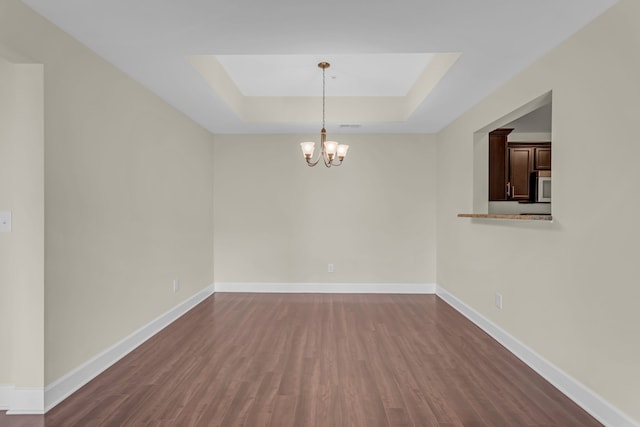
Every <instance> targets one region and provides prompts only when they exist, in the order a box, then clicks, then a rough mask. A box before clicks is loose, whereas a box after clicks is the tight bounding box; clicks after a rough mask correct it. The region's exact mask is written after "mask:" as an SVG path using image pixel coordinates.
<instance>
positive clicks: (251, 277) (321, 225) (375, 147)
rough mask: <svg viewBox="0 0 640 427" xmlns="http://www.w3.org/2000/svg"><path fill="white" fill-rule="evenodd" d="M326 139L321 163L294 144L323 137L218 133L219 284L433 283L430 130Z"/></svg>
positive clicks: (432, 142)
mask: <svg viewBox="0 0 640 427" xmlns="http://www.w3.org/2000/svg"><path fill="white" fill-rule="evenodd" d="M330 137H331V138H335V139H336V140H338V141H340V142H342V143H347V144H349V145H350V149H349V150H350V151H349V155H348V157H347V159H346V160H345V164H344V165H343V166H341V167H338V168H331V169H327V168H325V167H324V166H321V165H318V166H316V167H315V168H309V167H308V166H306V164H305V162H304V158H303V156H302V152H301V150H300V145H299V143H300V142H301V141H306V140H312V141H313V140H318V139H319V135H305V136H303V135H270V136H264V135H235V136H231V135H216V137H215V150H214V152H215V156H214V157H215V167H214V171H215V178H214V182H215V185H214V194H215V203H214V206H215V208H214V221H215V230H214V232H215V243H214V245H215V257H214V260H215V268H214V270H215V280H216V282H286V283H301V282H302V283H304V282H336V283H434V282H435V227H434V226H435V184H436V183H435V140H434V138H433V137H431V136H425V135H421V136H416V135H330ZM328 263H333V264H334V269H335V270H334V273H328V272H327V264H328Z"/></svg>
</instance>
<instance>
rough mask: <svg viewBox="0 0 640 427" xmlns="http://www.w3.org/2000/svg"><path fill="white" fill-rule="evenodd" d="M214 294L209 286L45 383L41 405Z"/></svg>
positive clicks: (52, 404) (82, 382)
mask: <svg viewBox="0 0 640 427" xmlns="http://www.w3.org/2000/svg"><path fill="white" fill-rule="evenodd" d="M213 293H214V286H213V285H210V286H208V287H206V288H205V289H203V290H201V291H200V292H198V293H196V294H195V295H193V296H192V297H190V298H189V299H187V300H185V301H183V302H182V303H180V304H178V305H177V306H175V307H174V308H172V309H171V310H169V311H167V312H166V313H164V314H162V315H161V316H159V317H157V318H156V319H154V320H152V321H151V322H149V323H148V324H146V325H145V326H143V327H142V328H140V329H138V330H137V331H135V332H133V333H132V334H131V335H129V336H127V337H125V338H124V339H122V340H121V341H119V342H117V343H116V344H114V345H113V346H111V347H109V348H108V349H106V350H104V351H103V352H101V353H100V354H98V355H96V356H95V357H93V358H92V359H90V360H88V361H86V362H85V363H83V364H82V365H81V366H79V367H77V368H76V369H74V370H73V371H71V372H68V373H67V374H65V375H63V376H62V377H60V378H58V379H57V380H56V381H54V382H53V383H51V384H49V385H47V386H46V387H45V390H44V408H45V410H46V411H49V410H50V409H52V408H53V407H55V406H56V405H57V404H58V403H60V402H62V401H63V400H64V399H66V398H67V397H69V396H70V395H71V394H72V393H74V392H75V391H77V390H78V389H79V388H80V387H82V386H83V385H85V384H86V383H88V382H89V381H91V380H92V379H94V378H95V377H96V376H98V375H99V374H100V373H102V372H103V371H105V370H106V369H107V368H109V367H110V366H111V365H113V364H114V363H116V362H117V361H118V360H120V359H122V358H123V357H124V356H126V355H127V354H129V353H130V352H131V351H133V350H134V349H135V348H137V347H138V346H139V345H140V344H142V343H144V342H145V341H146V340H148V339H149V338H151V337H152V336H153V335H155V334H157V333H158V332H160V331H161V330H162V329H164V328H165V327H166V326H167V325H169V324H170V323H172V322H173V321H175V320H176V319H178V318H179V317H180V316H182V315H183V314H185V313H186V312H188V311H189V310H191V309H192V308H193V307H195V306H196V305H197V304H199V303H200V302H202V301H204V300H205V299H206V298H207V297H209V296H210V295H211V294H213Z"/></svg>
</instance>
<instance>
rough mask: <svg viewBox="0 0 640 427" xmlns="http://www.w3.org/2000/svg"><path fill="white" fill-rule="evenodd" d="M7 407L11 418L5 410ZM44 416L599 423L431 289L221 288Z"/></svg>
mask: <svg viewBox="0 0 640 427" xmlns="http://www.w3.org/2000/svg"><path fill="white" fill-rule="evenodd" d="M12 417H15V418H14V420H16V423H14V424H5V423H6V420H9V419H11V418H12ZM18 418H20V417H18V416H6V415H3V414H2V413H0V425H2V426H5V425H6V426H7V427H18V426H20V427H22V426H28V425H25V424H17V422H18V421H17V420H18ZM12 422H13V421H12ZM45 422H46V426H47V427H71V426H78V427H86V426H206V427H210V426H272V427H286V426H296V427H298V426H300V427H306V426H331V427H339V426H362V427H376V426H398V427H400V426H434V427H474V426H479V427H482V426H487V427H495V426H514V427H527V426H558V427H571V426H580V427H590V426H600V425H601V424H599V423H598V422H597V421H596V420H594V419H593V418H592V417H591V416H589V415H588V414H587V413H586V412H584V411H583V410H582V409H580V408H579V407H578V406H577V405H576V404H574V403H573V402H571V401H570V400H569V399H568V398H567V397H565V396H564V395H563V394H562V393H560V392H559V391H558V390H557V389H555V388H554V387H553V386H551V385H550V384H549V383H547V382H546V381H545V380H544V379H543V378H541V377H540V376H539V375H537V374H536V373H535V372H533V371H532V370H531V369H530V368H528V367H527V366H526V365H525V364H524V363H522V362H521V361H520V360H519V359H517V358H516V357H515V356H513V355H512V354H511V353H509V352H508V351H507V350H506V349H505V348H503V347H501V346H500V345H499V344H498V343H497V342H495V341H494V340H493V339H492V338H491V337H489V336H488V335H486V334H485V333H484V332H482V331H481V330H480V329H479V328H477V327H476V326H475V325H473V324H472V323H471V322H469V321H468V320H467V319H466V318H464V317H463V316H462V315H460V314H459V313H458V312H456V311H455V310H454V309H453V308H451V307H450V306H449V305H447V303H445V302H444V301H442V300H440V299H439V298H438V297H436V296H434V295H348V294H225V293H217V294H215V295H213V296H211V297H210V298H208V299H207V300H206V301H204V302H203V303H201V304H199V305H198V306H197V307H195V308H194V309H193V310H191V311H190V312H189V313H187V314H185V315H184V316H183V317H182V318H180V319H179V320H177V321H176V322H174V323H173V324H171V325H170V326H169V327H167V328H166V329H165V330H163V331H162V332H160V333H159V334H157V335H156V336H154V337H153V338H151V339H150V340H148V341H147V342H146V343H144V344H143V345H141V346H140V347H139V348H137V349H136V350H135V351H133V352H132V353H130V354H129V355H128V356H126V357H125V358H123V359H122V360H120V361H119V362H118V363H116V364H115V365H113V366H112V367H111V368H109V369H108V370H107V371H105V372H104V373H102V374H101V375H100V376H98V377H97V378H95V379H94V380H93V381H91V382H89V383H88V384H87V385H86V386H84V387H83V388H82V389H80V390H79V391H77V392H76V393H74V394H73V395H71V396H70V397H69V398H67V399H66V400H65V401H64V402H62V403H60V404H59V405H58V406H56V407H55V408H54V409H52V410H51V411H49V413H47V415H46V417H45Z"/></svg>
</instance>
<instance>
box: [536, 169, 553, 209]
mask: <svg viewBox="0 0 640 427" xmlns="http://www.w3.org/2000/svg"><path fill="white" fill-rule="evenodd" d="M536 202H546V203H550V202H551V171H538V173H537V176H536Z"/></svg>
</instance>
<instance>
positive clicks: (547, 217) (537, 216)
mask: <svg viewBox="0 0 640 427" xmlns="http://www.w3.org/2000/svg"><path fill="white" fill-rule="evenodd" d="M458 218H481V219H514V220H525V221H552V220H553V217H552V216H551V215H546V214H535V215H502V214H464V213H461V214H458Z"/></svg>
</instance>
